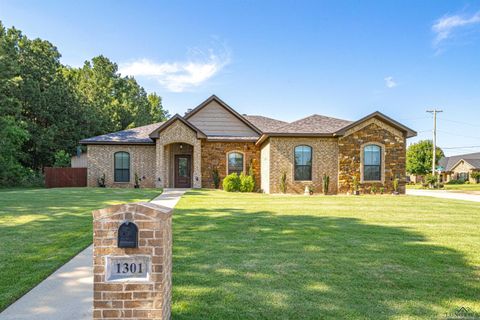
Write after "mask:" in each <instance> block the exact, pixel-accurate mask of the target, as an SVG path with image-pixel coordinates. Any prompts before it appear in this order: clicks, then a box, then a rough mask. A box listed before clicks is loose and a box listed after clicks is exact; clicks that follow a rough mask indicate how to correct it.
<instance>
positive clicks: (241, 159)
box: [81, 95, 416, 194]
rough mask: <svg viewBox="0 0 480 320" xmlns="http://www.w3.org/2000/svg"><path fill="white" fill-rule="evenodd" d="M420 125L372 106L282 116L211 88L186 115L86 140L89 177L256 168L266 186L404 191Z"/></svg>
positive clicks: (152, 181)
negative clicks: (240, 104)
mask: <svg viewBox="0 0 480 320" xmlns="http://www.w3.org/2000/svg"><path fill="white" fill-rule="evenodd" d="M415 135H416V132H415V131H413V130H411V129H409V128H407V127H406V126H404V125H402V124H400V123H398V122H397V121H395V120H393V119H391V118H389V117H387V116H385V115H383V114H382V113H380V112H374V113H372V114H370V115H368V116H366V117H364V118H362V119H360V120H357V121H347V120H341V119H335V118H330V117H326V116H321V115H316V114H315V115H311V116H309V117H306V118H303V119H300V120H297V121H294V122H290V123H288V122H284V121H280V120H275V119H271V118H268V117H264V116H253V115H241V114H239V113H238V112H236V111H235V110H234V109H232V108H231V107H230V106H228V105H227V104H226V103H225V102H223V101H222V100H220V99H219V98H218V97H216V96H215V95H213V96H211V97H210V98H208V99H207V100H205V101H204V102H203V103H201V104H200V105H199V106H198V107H196V108H195V109H193V110H189V111H188V112H187V113H186V114H185V115H184V116H180V115H178V114H177V115H175V116H173V117H172V118H170V119H169V120H168V121H166V122H162V123H155V124H151V125H147V126H143V127H139V128H134V129H129V130H124V131H120V132H115V133H109V134H105V135H102V136H98V137H93V138H88V139H84V140H82V141H81V143H82V144H85V145H88V185H89V186H96V185H97V180H98V178H99V177H102V176H103V175H104V174H105V177H106V185H107V186H129V187H131V186H133V184H134V177H135V174H136V175H137V176H138V177H139V178H141V179H142V181H141V183H140V185H141V186H144V187H176V188H188V187H193V188H200V187H204V188H213V187H214V184H213V178H212V172H213V171H214V170H215V169H216V170H218V172H219V175H220V178H221V179H223V178H224V177H225V176H226V175H228V174H230V173H233V172H236V173H241V172H245V173H248V172H253V174H254V176H255V180H256V185H257V186H259V188H261V189H262V190H263V191H264V192H266V193H279V192H280V178H281V176H282V174H283V173H284V172H285V173H286V176H287V192H289V193H303V192H304V190H305V187H306V186H312V187H313V188H314V190H315V192H321V191H322V179H323V175H324V174H326V175H328V176H329V177H330V188H329V190H330V191H329V192H330V193H332V194H336V193H346V192H348V191H350V190H351V189H352V179H353V176H356V177H357V179H358V181H359V182H360V190H361V191H364V192H368V191H369V189H370V188H371V186H372V185H376V186H377V189H378V188H379V187H380V186H381V185H383V186H384V187H385V190H386V191H387V192H389V191H392V190H393V180H394V179H395V178H399V179H400V191H401V192H404V183H405V159H406V155H405V153H406V139H407V138H409V137H413V136H415Z"/></svg>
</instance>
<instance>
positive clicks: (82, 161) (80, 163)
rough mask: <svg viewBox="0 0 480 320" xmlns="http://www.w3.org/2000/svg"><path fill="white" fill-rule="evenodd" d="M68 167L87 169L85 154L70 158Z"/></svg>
mask: <svg viewBox="0 0 480 320" xmlns="http://www.w3.org/2000/svg"><path fill="white" fill-rule="evenodd" d="M70 166H71V167H72V168H87V167H88V166H87V153H85V152H83V153H79V154H77V155H74V156H72V157H71V158H70Z"/></svg>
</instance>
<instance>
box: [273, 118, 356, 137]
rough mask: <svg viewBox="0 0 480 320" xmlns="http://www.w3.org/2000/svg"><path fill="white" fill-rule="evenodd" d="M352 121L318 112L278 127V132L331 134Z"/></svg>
mask: <svg viewBox="0 0 480 320" xmlns="http://www.w3.org/2000/svg"><path fill="white" fill-rule="evenodd" d="M351 123H352V121H348V120H342V119H337V118H331V117H326V116H321V115H318V114H314V115H311V116H309V117H306V118H303V119H300V120H297V121H294V122H291V123H289V124H287V125H284V126H281V127H278V128H276V130H275V132H278V133H297V134H299V133H301V134H309V133H312V134H323V133H325V134H330V133H334V132H337V131H338V130H340V129H341V128H343V127H345V126H348V125H349V124H351Z"/></svg>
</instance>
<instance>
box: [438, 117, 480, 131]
mask: <svg viewBox="0 0 480 320" xmlns="http://www.w3.org/2000/svg"><path fill="white" fill-rule="evenodd" d="M438 119H442V120H444V121H448V122H453V123H459V124H465V125H467V126H472V127H479V128H480V125H479V124H473V123H468V122H463V121H457V120H450V119H445V118H442V117H438Z"/></svg>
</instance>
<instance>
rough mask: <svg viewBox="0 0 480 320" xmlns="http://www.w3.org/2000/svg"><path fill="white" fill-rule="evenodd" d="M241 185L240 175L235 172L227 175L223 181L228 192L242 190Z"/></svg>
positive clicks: (224, 188)
mask: <svg viewBox="0 0 480 320" xmlns="http://www.w3.org/2000/svg"><path fill="white" fill-rule="evenodd" d="M240 185H241V181H240V177H239V176H238V174H237V173H235V172H234V173H232V174H229V175H228V176H226V177H225V179H223V182H222V186H223V190H225V191H227V192H238V191H240Z"/></svg>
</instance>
